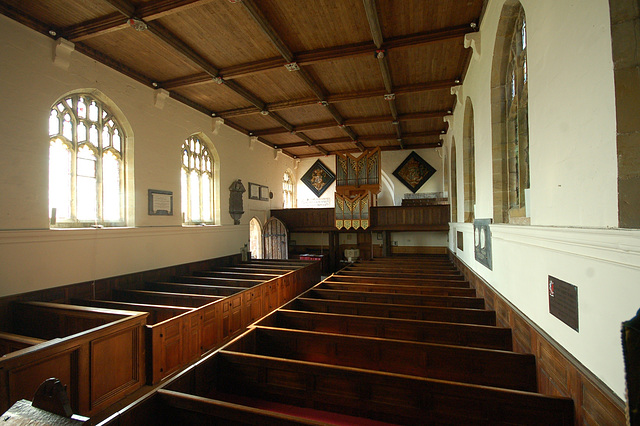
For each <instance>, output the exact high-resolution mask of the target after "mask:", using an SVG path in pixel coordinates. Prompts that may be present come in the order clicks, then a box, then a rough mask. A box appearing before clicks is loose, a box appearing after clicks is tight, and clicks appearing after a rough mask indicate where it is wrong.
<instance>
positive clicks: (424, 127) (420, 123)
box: [402, 118, 447, 133]
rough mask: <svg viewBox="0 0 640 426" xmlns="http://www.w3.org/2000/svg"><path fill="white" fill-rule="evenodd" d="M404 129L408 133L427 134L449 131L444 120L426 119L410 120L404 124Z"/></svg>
mask: <svg viewBox="0 0 640 426" xmlns="http://www.w3.org/2000/svg"><path fill="white" fill-rule="evenodd" d="M402 129H403V130H404V131H405V132H407V133H416V132H427V131H435V130H440V131H442V130H447V123H445V122H444V121H443V120H442V118H426V119H422V120H409V121H405V122H403V123H402Z"/></svg>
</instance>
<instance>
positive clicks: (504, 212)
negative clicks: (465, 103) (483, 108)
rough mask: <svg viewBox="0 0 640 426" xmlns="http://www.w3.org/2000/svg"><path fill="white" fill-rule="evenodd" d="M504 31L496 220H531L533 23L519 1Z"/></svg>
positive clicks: (495, 83) (498, 73)
mask: <svg viewBox="0 0 640 426" xmlns="http://www.w3.org/2000/svg"><path fill="white" fill-rule="evenodd" d="M498 34H499V35H498V38H497V40H496V44H495V49H496V51H495V53H494V55H493V58H494V59H493V60H494V62H493V68H494V71H493V72H492V88H493V90H494V92H495V93H498V94H500V96H497V97H495V100H494V102H493V103H492V109H493V111H494V114H493V115H494V116H496V117H497V118H498V119H499V123H496V124H498V126H497V129H498V130H499V131H496V132H494V134H493V156H494V157H493V164H494V167H497V169H494V171H493V206H494V221H495V222H498V223H500V222H502V223H519V224H527V223H529V218H528V217H527V213H526V210H527V209H526V202H525V198H526V193H527V192H528V190H529V187H530V179H529V176H530V173H529V112H528V111H529V108H528V104H529V100H528V80H529V78H528V69H527V24H526V19H525V13H524V9H523V8H522V5H521V4H520V3H519V2H517V1H513V0H512V1H507V2H506V3H505V5H504V7H503V10H502V16H501V19H500V23H499V30H498ZM503 111H504V112H503Z"/></svg>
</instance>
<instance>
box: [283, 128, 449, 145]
mask: <svg viewBox="0 0 640 426" xmlns="http://www.w3.org/2000/svg"><path fill="white" fill-rule="evenodd" d="M444 132H445V131H444V130H428V131H426V132H414V133H405V134H404V136H403V139H417V138H425V137H433V136H440V135H442V134H444ZM394 140H396V135H394V134H392V133H389V134H381V135H360V136H358V141H359V142H380V141H394ZM349 142H353V141H352V140H351V138H350V137H341V138H331V139H316V140H315V141H314V142H313V146H318V145H332V144H336V143H349ZM308 145H309V144H308V143H304V142H293V143H287V144H282V145H280V146H281V147H282V148H300V147H304V146H308Z"/></svg>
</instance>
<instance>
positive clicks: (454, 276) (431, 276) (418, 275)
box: [336, 269, 464, 281]
mask: <svg viewBox="0 0 640 426" xmlns="http://www.w3.org/2000/svg"><path fill="white" fill-rule="evenodd" d="M336 275H343V276H359V277H378V278H393V279H395V278H413V279H423V280H446V281H464V277H463V276H462V274H460V273H459V272H458V273H451V274H438V273H429V272H413V273H412V272H407V273H405V272H401V271H397V272H373V271H361V270H359V269H355V270H351V269H341V270H340V271H338V272H336Z"/></svg>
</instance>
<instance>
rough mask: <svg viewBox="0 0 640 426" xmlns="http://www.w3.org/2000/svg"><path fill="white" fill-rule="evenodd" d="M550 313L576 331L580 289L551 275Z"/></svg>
mask: <svg viewBox="0 0 640 426" xmlns="http://www.w3.org/2000/svg"><path fill="white" fill-rule="evenodd" d="M548 290H549V312H550V313H551V315H553V316H555V317H556V318H558V319H559V320H560V321H562V322H563V323H565V324H567V325H568V326H569V327H571V328H573V329H574V330H575V331H578V332H579V331H580V330H579V322H578V287H576V286H575V285H571V284H569V283H567V282H564V281H562V280H559V279H558V278H555V277H552V276H551V275H549V285H548Z"/></svg>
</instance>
